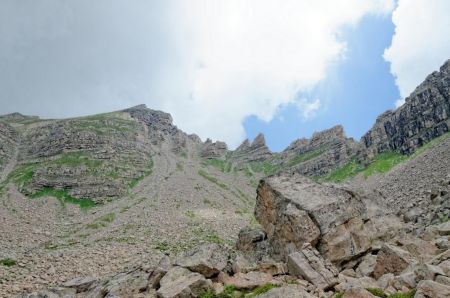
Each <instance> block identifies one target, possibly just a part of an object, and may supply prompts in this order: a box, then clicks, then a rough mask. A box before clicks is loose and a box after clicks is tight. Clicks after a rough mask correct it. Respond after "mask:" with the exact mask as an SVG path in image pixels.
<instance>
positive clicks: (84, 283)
mask: <svg viewBox="0 0 450 298" xmlns="http://www.w3.org/2000/svg"><path fill="white" fill-rule="evenodd" d="M96 283H97V279H96V278H94V277H92V276H83V277H77V278H74V279H71V280H69V281H66V282H65V283H63V284H62V286H63V287H65V288H72V289H75V290H76V291H77V293H81V292H86V291H87V290H89V289H90V288H92V287H94V286H95V284H96Z"/></svg>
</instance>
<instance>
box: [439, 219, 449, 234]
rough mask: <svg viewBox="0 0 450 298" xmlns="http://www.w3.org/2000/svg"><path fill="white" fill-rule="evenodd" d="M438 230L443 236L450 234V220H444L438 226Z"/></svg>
mask: <svg viewBox="0 0 450 298" xmlns="http://www.w3.org/2000/svg"><path fill="white" fill-rule="evenodd" d="M437 232H438V233H439V235H441V236H449V235H450V221H447V222H444V223H442V224H440V225H439V226H437Z"/></svg>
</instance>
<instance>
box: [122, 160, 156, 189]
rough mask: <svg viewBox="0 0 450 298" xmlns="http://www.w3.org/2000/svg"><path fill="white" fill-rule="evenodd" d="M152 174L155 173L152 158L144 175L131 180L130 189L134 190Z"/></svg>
mask: <svg viewBox="0 0 450 298" xmlns="http://www.w3.org/2000/svg"><path fill="white" fill-rule="evenodd" d="M152 173H153V159H152V158H151V157H150V160H149V162H148V166H147V170H146V171H144V173H143V174H142V175H141V176H139V177H136V178H134V179H131V181H130V182H129V183H128V187H129V188H134V187H135V186H136V185H138V184H139V182H141V181H142V180H144V179H145V177H147V176H150V175H151V174H152Z"/></svg>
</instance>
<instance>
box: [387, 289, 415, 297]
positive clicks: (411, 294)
mask: <svg viewBox="0 0 450 298" xmlns="http://www.w3.org/2000/svg"><path fill="white" fill-rule="evenodd" d="M415 295H416V290H415V289H413V290H410V291H408V292H405V293H395V294H391V295H389V296H388V298H414V296H415Z"/></svg>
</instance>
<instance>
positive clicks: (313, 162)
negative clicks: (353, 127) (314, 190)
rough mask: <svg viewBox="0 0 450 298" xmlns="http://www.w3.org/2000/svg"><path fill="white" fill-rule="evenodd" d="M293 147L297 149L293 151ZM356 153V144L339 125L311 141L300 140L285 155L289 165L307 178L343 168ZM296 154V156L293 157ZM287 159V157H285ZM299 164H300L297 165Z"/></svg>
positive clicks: (318, 133)
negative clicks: (288, 156)
mask: <svg viewBox="0 0 450 298" xmlns="http://www.w3.org/2000/svg"><path fill="white" fill-rule="evenodd" d="M292 146H295V147H296V148H295V149H293V148H292ZM355 152H356V143H355V141H354V140H353V139H351V138H347V137H346V136H345V133H344V128H343V127H342V126H341V125H337V126H335V127H332V128H330V129H327V130H324V131H321V132H317V133H314V134H313V136H312V138H311V140H308V141H306V140H304V139H303V140H299V141H297V142H295V143H293V144H291V146H289V147H288V148H287V149H286V150H285V151H284V154H285V155H286V154H288V155H290V156H291V158H287V163H288V164H289V163H291V164H293V167H294V168H295V170H296V171H298V172H299V173H300V174H302V175H305V176H321V175H325V174H328V173H329V172H330V171H331V170H333V169H335V168H337V167H340V166H343V165H344V164H345V163H347V162H348V161H349V160H350V158H351V157H352V156H353V155H354V154H355ZM292 153H295V155H292ZM285 158H286V157H285ZM296 162H298V164H296Z"/></svg>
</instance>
